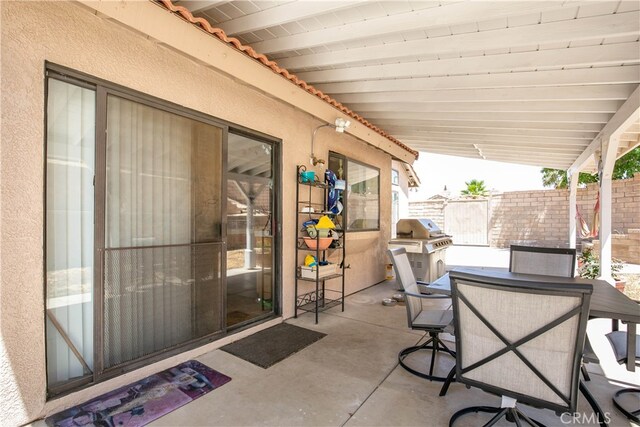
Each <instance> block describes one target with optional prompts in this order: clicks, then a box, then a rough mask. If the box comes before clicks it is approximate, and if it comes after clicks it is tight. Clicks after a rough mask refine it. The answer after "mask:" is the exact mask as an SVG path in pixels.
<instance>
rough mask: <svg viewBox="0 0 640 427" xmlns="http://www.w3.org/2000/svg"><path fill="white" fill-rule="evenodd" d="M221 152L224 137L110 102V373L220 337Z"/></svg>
mask: <svg viewBox="0 0 640 427" xmlns="http://www.w3.org/2000/svg"><path fill="white" fill-rule="evenodd" d="M220 147H221V130H220V129H217V128H215V127H213V126H210V125H207V124H204V123H201V122H197V121H194V120H192V119H189V118H186V117H182V116H178V115H176V114H173V113H170V112H166V111H162V110H159V109H156V108H153V107H150V106H147V105H143V104H140V103H137V102H133V101H130V100H127V99H123V98H119V97H116V96H109V97H108V99H107V145H106V214H105V259H104V263H105V275H104V306H105V309H104V313H105V317H104V351H103V356H104V367H105V368H108V367H111V366H115V365H119V364H122V363H125V362H128V361H131V360H135V359H137V358H140V357H143V356H145V355H149V354H152V353H155V352H158V351H161V350H163V349H167V348H170V347H173V346H176V345H178V344H181V343H184V342H187V341H189V340H191V339H193V338H197V337H199V336H203V335H206V334H209V333H212V332H214V331H216V330H219V329H220V327H221V326H220V322H219V321H218V320H217V317H216V316H214V315H213V314H215V313H219V312H220V298H219V290H220V289H221V281H220V266H219V265H220V253H221V247H220V246H219V243H218V244H217V245H216V244H215V243H212V242H214V241H215V236H216V234H217V235H218V236H219V232H217V231H216V230H218V229H219V221H220V213H219V212H220V207H221V204H220V191H219V188H218V187H219V182H220V178H219V177H218V178H216V176H219V175H220V172H221V169H220V167H216V165H217V164H219V162H220V157H221V155H220V154H221V149H220ZM207 160H209V161H207ZM203 163H204V164H203ZM216 183H217V185H218V186H216ZM202 236H206V239H203V238H202ZM202 240H203V241H204V242H209V245H203V246H194V244H196V243H204V242H203V241H202ZM203 322H204V323H205V325H204V326H203Z"/></svg>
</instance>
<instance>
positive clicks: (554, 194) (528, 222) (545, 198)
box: [409, 174, 640, 256]
mask: <svg viewBox="0 0 640 427" xmlns="http://www.w3.org/2000/svg"><path fill="white" fill-rule="evenodd" d="M612 186H613V193H612V204H613V208H612V209H613V218H612V220H613V221H612V228H613V230H614V233H618V234H628V232H629V230H630V229H637V228H640V174H636V175H635V176H634V177H633V178H631V179H625V180H616V181H613V184H612ZM597 193H598V186H597V184H590V185H588V186H587V187H586V188H579V189H578V196H577V200H578V210H579V212H580V213H581V214H582V216H583V217H584V219H585V220H586V221H587V224H588V225H589V226H590V227H592V225H593V207H594V205H595V203H596V195H597ZM446 203H447V201H446V200H440V199H436V200H426V201H419V202H412V203H410V206H409V212H410V215H411V216H412V217H428V218H432V219H433V220H434V221H435V222H436V223H437V224H438V225H440V226H441V227H442V228H444V223H445V221H446V218H445V217H444V206H445V205H446ZM489 209H490V211H489V244H490V246H492V247H499V248H504V247H508V246H509V245H511V244H530V245H540V246H543V245H544V246H566V244H567V242H568V238H567V235H568V233H569V190H567V189H564V190H536V191H514V192H507V193H501V194H495V195H492V196H491V198H490V201H489ZM578 241H580V236H578ZM614 256H616V254H614Z"/></svg>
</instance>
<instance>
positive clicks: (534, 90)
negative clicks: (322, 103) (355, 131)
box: [340, 84, 637, 103]
mask: <svg viewBox="0 0 640 427" xmlns="http://www.w3.org/2000/svg"><path fill="white" fill-rule="evenodd" d="M636 86H637V85H635V84H622V85H597V86H595V85H594V86H560V87H553V86H549V87H521V88H509V89H504V88H500V89H497V88H492V89H457V90H425V91H415V92H369V93H345V94H342V95H340V102H342V103H354V102H361V103H365V102H402V101H408V102H481V101H596V100H619V101H626V100H627V98H628V97H629V95H631V93H632V92H633V91H634V90H635V88H636Z"/></svg>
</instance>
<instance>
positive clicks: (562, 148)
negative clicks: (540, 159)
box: [397, 135, 588, 157]
mask: <svg viewBox="0 0 640 427" xmlns="http://www.w3.org/2000/svg"><path fill="white" fill-rule="evenodd" d="M397 138H398V139H399V140H401V141H403V142H406V143H408V144H410V145H411V144H414V143H419V142H431V143H434V142H438V143H441V144H452V145H460V144H463V145H464V144H477V145H487V146H498V147H513V148H514V149H515V148H518V147H526V148H532V147H535V149H536V150H537V149H538V148H539V149H540V150H545V151H558V152H567V153H573V154H575V157H578V155H579V154H580V153H582V151H583V150H584V149H585V148H586V147H587V145H588V142H586V143H583V144H578V145H571V144H562V143H555V144H542V143H537V144H536V143H535V141H533V140H502V139H491V138H477V139H475V140H474V139H472V138H443V137H436V136H433V137H428V136H427V137H419V136H407V135H398V136H397Z"/></svg>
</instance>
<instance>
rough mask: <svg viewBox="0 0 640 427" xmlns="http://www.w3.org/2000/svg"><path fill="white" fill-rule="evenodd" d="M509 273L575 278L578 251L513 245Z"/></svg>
mask: <svg viewBox="0 0 640 427" xmlns="http://www.w3.org/2000/svg"><path fill="white" fill-rule="evenodd" d="M509 271H511V272H514V273H524V274H541V275H544V276H558V277H574V276H575V275H576V273H575V271H576V250H575V249H570V248H542V247H534V246H518V245H511V250H510V256H509Z"/></svg>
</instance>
